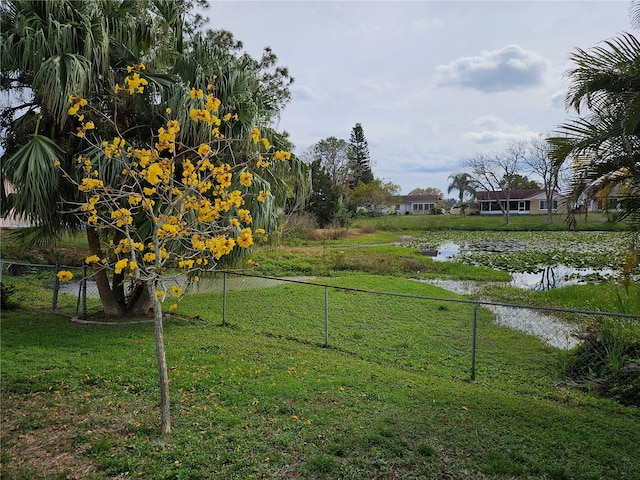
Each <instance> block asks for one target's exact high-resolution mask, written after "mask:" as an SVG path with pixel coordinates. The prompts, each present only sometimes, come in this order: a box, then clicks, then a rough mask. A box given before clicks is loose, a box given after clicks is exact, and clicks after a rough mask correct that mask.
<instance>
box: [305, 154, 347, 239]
mask: <svg viewBox="0 0 640 480" xmlns="http://www.w3.org/2000/svg"><path fill="white" fill-rule="evenodd" d="M310 167H311V183H312V185H313V187H312V191H311V195H310V196H309V200H308V202H307V204H306V206H305V211H307V212H309V213H311V214H313V215H314V216H315V219H316V223H317V224H318V226H319V227H320V228H324V227H326V226H327V225H330V224H331V223H332V222H333V219H334V217H335V215H336V212H337V211H338V209H339V207H340V197H341V196H342V194H341V187H336V186H335V185H334V184H333V181H332V180H331V177H330V176H329V174H328V173H327V172H326V170H325V169H324V168H323V167H322V165H321V162H320V160H314V161H312V162H311V166H310Z"/></svg>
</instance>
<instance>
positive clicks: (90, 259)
mask: <svg viewBox="0 0 640 480" xmlns="http://www.w3.org/2000/svg"><path fill="white" fill-rule="evenodd" d="M84 261H85V263H98V262H100V257H99V256H98V255H89V256H88V257H87V258H85V259H84Z"/></svg>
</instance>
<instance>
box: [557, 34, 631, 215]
mask: <svg viewBox="0 0 640 480" xmlns="http://www.w3.org/2000/svg"><path fill="white" fill-rule="evenodd" d="M571 59H572V61H573V63H574V64H575V67H574V68H573V69H572V70H570V71H569V72H567V76H568V78H569V79H570V81H571V83H570V86H569V90H568V93H567V97H566V102H567V105H568V106H569V107H570V108H572V109H573V110H574V111H575V112H576V113H578V114H579V115H581V116H579V117H578V118H577V119H575V120H572V121H569V122H567V123H564V124H563V125H561V126H560V127H559V128H558V134H559V136H557V137H552V138H550V139H549V142H550V143H551V145H552V151H551V153H552V155H553V157H554V158H555V160H556V161H557V162H558V163H560V162H563V161H565V160H566V159H568V158H570V159H572V167H573V169H574V172H575V175H574V177H575V179H576V181H575V182H573V184H572V189H573V191H572V197H574V198H578V197H580V195H583V196H593V195H594V194H595V193H597V192H601V191H611V189H612V188H614V187H615V188H617V189H618V190H619V191H620V192H621V194H622V195H623V196H624V199H623V202H622V204H621V205H620V206H621V207H622V208H623V210H624V211H625V213H627V214H638V213H640V201H639V200H638V198H639V197H640V68H638V65H639V64H640V41H638V39H636V37H634V36H633V35H631V34H628V33H625V34H623V35H621V36H620V37H618V38H613V39H611V40H607V41H605V42H603V44H602V45H600V46H597V47H595V48H593V49H591V50H588V51H585V50H582V49H578V50H576V52H575V53H574V54H573V55H572V56H571Z"/></svg>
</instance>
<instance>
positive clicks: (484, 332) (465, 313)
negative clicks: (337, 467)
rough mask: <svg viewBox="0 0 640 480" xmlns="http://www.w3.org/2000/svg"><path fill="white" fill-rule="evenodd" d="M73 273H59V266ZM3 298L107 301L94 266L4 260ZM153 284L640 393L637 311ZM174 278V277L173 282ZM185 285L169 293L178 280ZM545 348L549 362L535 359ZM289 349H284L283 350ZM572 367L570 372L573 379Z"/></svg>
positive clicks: (336, 334)
mask: <svg viewBox="0 0 640 480" xmlns="http://www.w3.org/2000/svg"><path fill="white" fill-rule="evenodd" d="M59 270H70V271H72V273H74V279H73V280H72V281H70V282H64V283H60V282H58V280H57V277H56V272H57V271H59ZM1 279H2V284H3V305H4V302H5V301H6V300H10V299H7V298H6V296H5V293H6V291H7V289H8V290H10V292H9V293H10V294H11V295H13V296H14V297H15V300H16V301H18V302H19V303H20V305H21V306H23V307H28V308H34V309H38V310H43V311H44V310H48V311H51V312H55V313H59V314H62V315H68V316H77V317H80V318H87V317H91V316H93V315H96V314H99V313H100V312H101V306H100V300H99V296H98V291H97V288H96V284H95V282H94V280H93V274H92V272H91V271H88V269H87V268H84V269H78V268H77V267H76V268H74V267H65V266H62V265H58V266H52V265H31V264H22V263H15V262H12V263H10V262H6V261H3V262H2V277H1ZM194 280H195V279H194V278H188V277H185V276H180V275H178V276H175V277H167V278H166V279H163V281H162V282H161V283H162V284H161V285H159V286H158V289H159V290H162V291H164V292H165V295H167V298H165V302H164V303H163V305H164V309H165V310H166V313H167V317H168V318H171V316H174V317H180V318H189V319H192V320H194V321H200V320H202V321H206V322H208V323H209V324H211V323H213V324H220V325H222V326H228V327H232V328H236V329H240V330H243V331H246V332H251V333H252V334H254V335H265V336H269V337H274V338H280V339H285V340H288V341H295V342H299V343H302V344H308V345H315V346H318V347H324V348H332V349H336V350H340V351H343V352H346V353H348V354H351V355H353V356H355V357H358V358H363V359H367V360H370V361H375V362H380V363H383V364H388V365H394V366H396V367H399V368H404V369H410V370H417V371H418V370H419V371H428V372H431V373H433V374H435V375H439V376H447V377H454V378H463V379H470V380H472V381H473V380H476V379H480V380H481V381H491V378H492V377H493V376H497V375H500V376H501V378H502V380H503V381H504V377H505V372H507V371H508V372H509V375H510V377H512V378H513V381H514V382H518V383H520V384H521V383H522V381H523V379H526V381H527V382H529V383H530V384H531V388H532V391H535V389H536V387H537V384H536V382H537V381H541V382H548V377H544V378H542V377H541V378H540V379H538V377H540V372H541V371H545V370H547V371H551V370H554V371H556V372H557V371H558V370H559V371H560V372H561V373H562V374H563V377H564V379H565V381H569V382H570V383H572V384H573V385H574V386H579V387H583V388H586V389H593V390H604V391H606V392H607V393H609V394H611V395H613V396H615V397H616V398H619V399H622V400H623V401H624V402H625V403H631V404H635V405H640V316H639V315H635V314H624V313H609V312H594V311H584V310H575V309H562V308H552V307H545V306H524V305H513V304H506V303H499V302H491V301H487V300H480V299H468V298H460V296H457V295H453V294H452V295H451V296H449V297H445V296H443V297H430V296H424V295H421V294H408V293H405V292H393V291H371V290H361V289H357V288H351V287H346V286H341V285H340V280H339V279H314V278H309V277H297V278H291V277H287V278H276V277H268V276H257V275H249V274H243V273H239V272H216V273H212V274H207V275H204V276H202V277H201V278H199V279H198V281H194ZM172 287H175V288H173V289H172ZM178 287H179V288H180V289H182V291H183V293H184V294H183V295H181V296H180V297H178V296H177V295H176V296H172V293H169V292H174V293H176V290H177V288H178ZM540 350H542V351H543V352H544V353H545V355H543V356H542V358H544V359H545V365H542V367H543V368H542V369H541V368H540V367H541V365H540V363H539V362H540V358H541V356H540ZM283 353H284V352H283ZM567 379H568V380H567Z"/></svg>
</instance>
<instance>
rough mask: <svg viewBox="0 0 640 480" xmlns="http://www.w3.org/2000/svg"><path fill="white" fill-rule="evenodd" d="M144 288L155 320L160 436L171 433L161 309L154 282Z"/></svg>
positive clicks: (149, 282) (149, 281)
mask: <svg viewBox="0 0 640 480" xmlns="http://www.w3.org/2000/svg"><path fill="white" fill-rule="evenodd" d="M146 287H147V293H148V296H149V298H150V299H151V304H152V306H153V313H154V320H155V321H154V323H155V338H156V357H157V359H158V376H159V378H160V418H161V422H162V434H163V435H169V434H170V433H171V412H170V406H171V405H170V399H169V375H168V372H167V357H166V355H165V351H164V335H163V332H162V307H161V305H160V300H159V299H158V296H157V295H156V286H155V282H154V281H152V280H148V281H147V282H146Z"/></svg>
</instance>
